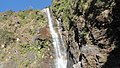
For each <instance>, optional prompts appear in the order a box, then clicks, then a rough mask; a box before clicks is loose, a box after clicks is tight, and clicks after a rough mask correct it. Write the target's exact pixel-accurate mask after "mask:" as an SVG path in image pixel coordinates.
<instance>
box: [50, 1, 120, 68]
mask: <svg viewBox="0 0 120 68" xmlns="http://www.w3.org/2000/svg"><path fill="white" fill-rule="evenodd" d="M119 3H120V1H119V0H53V5H52V10H53V15H54V16H55V17H56V18H57V19H58V20H59V21H60V22H61V23H62V25H61V26H62V28H63V32H65V38H64V39H65V40H66V41H65V42H66V45H67V46H66V47H67V52H68V68H73V67H74V68H117V67H119V66H120V63H119V62H120V60H119V39H120V38H119V37H120V35H119V33H120V31H119V28H120V23H119V17H120V15H119V9H120V8H119V7H118V6H119ZM115 57H116V58H115Z"/></svg>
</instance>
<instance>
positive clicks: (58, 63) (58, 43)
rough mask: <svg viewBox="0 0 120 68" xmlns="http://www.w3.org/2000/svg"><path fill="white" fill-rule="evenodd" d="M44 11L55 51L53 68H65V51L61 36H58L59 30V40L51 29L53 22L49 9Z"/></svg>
mask: <svg viewBox="0 0 120 68" xmlns="http://www.w3.org/2000/svg"><path fill="white" fill-rule="evenodd" d="M44 11H45V12H46V14H47V17H48V21H49V22H48V23H49V28H50V33H51V35H52V39H53V45H54V49H55V68H67V56H66V50H65V46H64V43H63V40H62V36H61V34H60V30H59V28H58V33H59V35H60V38H59V36H58V34H57V33H56V32H55V30H54V28H53V20H52V17H51V15H50V10H49V8H46V9H44ZM57 23H58V27H59V22H58V21H57Z"/></svg>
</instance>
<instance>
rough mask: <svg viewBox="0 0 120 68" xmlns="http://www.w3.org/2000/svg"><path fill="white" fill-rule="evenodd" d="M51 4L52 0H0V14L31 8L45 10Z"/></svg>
mask: <svg viewBox="0 0 120 68" xmlns="http://www.w3.org/2000/svg"><path fill="white" fill-rule="evenodd" d="M51 3H52V0H0V12H4V11H7V10H12V11H19V10H27V9H30V7H31V8H32V9H43V8H45V7H47V6H49V5H51Z"/></svg>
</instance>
